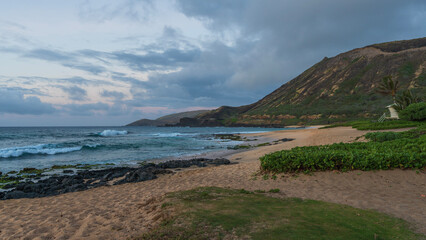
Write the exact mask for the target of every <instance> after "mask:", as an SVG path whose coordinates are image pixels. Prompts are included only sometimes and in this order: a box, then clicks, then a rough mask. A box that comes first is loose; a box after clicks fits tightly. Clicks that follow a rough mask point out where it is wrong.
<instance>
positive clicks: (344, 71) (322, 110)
mask: <svg viewBox="0 0 426 240" xmlns="http://www.w3.org/2000/svg"><path fill="white" fill-rule="evenodd" d="M387 75H391V76H393V77H394V79H396V80H398V81H399V82H400V85H401V90H402V89H410V90H412V91H413V92H415V93H417V94H418V95H421V96H422V97H424V95H426V38H418V39H412V40H401V41H393V42H386V43H379V44H372V45H368V46H365V47H362V48H356V49H353V50H350V51H348V52H344V53H340V54H338V55H336V56H334V57H331V58H328V57H325V58H324V59H322V60H321V61H320V62H318V63H316V64H314V65H313V66H312V67H310V68H308V69H307V70H305V71H304V72H303V73H301V74H300V75H299V76H297V77H296V78H294V79H292V80H291V81H289V82H287V83H285V84H283V85H282V86H280V87H279V88H277V89H276V90H275V91H273V92H272V93H270V94H268V95H267V96H265V97H264V98H262V99H260V100H259V101H257V102H255V103H252V104H249V105H245V106H240V107H229V106H222V107H220V108H218V109H215V110H212V111H209V112H206V113H203V114H200V115H199V116H197V117H195V118H191V117H185V118H182V119H181V120H180V123H179V124H177V125H179V126H272V127H275V126H285V125H293V124H307V123H309V124H324V123H330V122H336V121H344V120H351V119H365V118H376V117H378V116H380V115H381V114H383V112H385V109H384V107H385V106H387V105H388V104H390V103H392V99H391V98H388V97H385V96H380V95H379V94H377V93H376V92H375V88H376V87H377V85H378V84H379V83H380V80H381V79H382V78H383V77H384V76H387Z"/></svg>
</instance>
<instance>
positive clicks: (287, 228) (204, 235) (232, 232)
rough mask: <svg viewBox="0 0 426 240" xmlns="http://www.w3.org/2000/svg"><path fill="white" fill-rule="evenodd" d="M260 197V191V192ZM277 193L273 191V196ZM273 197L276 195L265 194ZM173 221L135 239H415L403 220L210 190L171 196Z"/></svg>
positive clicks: (316, 203) (317, 203) (340, 207)
mask: <svg viewBox="0 0 426 240" xmlns="http://www.w3.org/2000/svg"><path fill="white" fill-rule="evenodd" d="M259 192H260V191H259ZM272 192H277V191H272ZM269 194H272V195H273V194H274V193H269ZM162 211H168V212H174V217H171V218H170V219H168V220H166V221H164V223H163V224H161V225H160V226H159V227H157V228H156V229H154V230H153V231H151V232H150V233H148V234H145V235H143V236H140V237H139V238H137V239H345V240H346V239H419V238H420V237H421V236H420V235H416V234H415V233H413V232H412V231H411V230H409V227H408V224H407V223H406V222H404V221H403V220H400V219H396V218H393V217H389V216H387V215H385V214H382V213H378V212H375V211H370V210H361V209H356V208H353V207H349V206H344V205H339V204H332V203H325V202H320V201H313V200H301V199H295V198H287V199H279V198H274V197H270V196H266V195H265V194H264V193H254V192H249V191H245V190H229V189H223V188H216V187H209V188H197V189H194V190H190V191H183V192H176V193H172V194H169V195H168V196H167V198H166V202H165V203H164V204H163V205H162Z"/></svg>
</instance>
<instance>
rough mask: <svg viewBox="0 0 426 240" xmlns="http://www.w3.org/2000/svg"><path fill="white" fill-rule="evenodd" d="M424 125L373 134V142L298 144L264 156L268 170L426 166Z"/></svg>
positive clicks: (306, 171) (372, 168)
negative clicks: (395, 131)
mask: <svg viewBox="0 0 426 240" xmlns="http://www.w3.org/2000/svg"><path fill="white" fill-rule="evenodd" d="M424 133H425V131H424V128H423V127H420V128H418V129H416V130H412V131H406V132H401V133H395V134H393V133H392V134H387V133H385V134H383V133H372V134H368V135H367V136H366V137H367V138H368V139H375V140H376V141H371V142H356V143H336V144H332V145H323V146H309V147H296V148H293V149H290V150H283V151H278V152H274V153H270V154H266V155H265V156H263V157H261V158H260V162H261V168H262V169H263V170H264V171H267V172H275V173H279V172H305V173H309V172H313V171H326V170H341V171H348V170H355V169H357V170H363V171H367V170H386V169H393V168H401V169H407V168H412V169H413V168H414V169H420V168H424V167H426V152H425V150H426V135H425V134H424Z"/></svg>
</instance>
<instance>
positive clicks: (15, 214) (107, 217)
mask: <svg viewBox="0 0 426 240" xmlns="http://www.w3.org/2000/svg"><path fill="white" fill-rule="evenodd" d="M365 133H366V131H357V130H354V129H352V128H349V127H339V128H331V129H304V130H290V131H278V132H270V133H258V134H250V137H255V138H262V139H268V140H269V139H270V140H273V139H282V138H294V139H295V140H294V141H291V142H282V143H279V144H277V145H272V146H265V147H258V148H254V149H250V150H248V151H244V152H237V153H234V154H230V152H228V153H226V154H227V155H228V156H227V157H228V158H229V159H230V160H232V161H236V162H238V164H234V165H228V166H217V167H209V168H192V169H188V170H185V171H179V172H177V173H175V174H173V175H170V174H169V175H164V176H160V177H159V178H158V179H155V180H152V181H145V182H139V183H129V184H124V185H118V186H107V187H100V188H95V189H91V190H87V191H83V192H74V193H67V194H63V195H59V196H54V197H46V198H38V199H16V200H5V201H0V239H126V238H129V237H132V236H137V235H139V234H141V233H143V232H146V231H148V230H149V229H151V228H152V227H153V226H155V225H156V224H158V223H159V222H160V221H161V219H162V217H163V215H162V213H161V211H159V206H160V203H161V198H162V196H164V194H165V193H168V192H173V191H179V190H189V189H192V188H195V187H200V186H218V187H230V188H235V189H241V188H244V189H247V190H257V189H259V190H269V189H272V188H279V189H280V190H281V191H280V193H278V194H274V196H279V197H299V198H304V199H315V200H321V201H327V202H333V203H341V204H346V205H350V206H353V207H357V208H363V209H374V210H377V211H380V212H383V213H387V214H389V215H392V216H395V217H398V218H402V219H405V220H406V221H408V222H410V223H411V224H412V225H413V227H414V228H415V230H416V231H418V232H421V233H424V234H426V224H425V223H426V198H425V197H423V196H422V195H423V194H426V174H425V173H424V172H421V173H417V172H416V171H415V170H389V171H370V172H362V171H352V172H347V173H340V172H318V173H314V174H313V175H312V176H309V175H304V174H299V175H298V176H293V175H290V174H284V175H279V177H278V178H277V179H276V180H272V179H269V180H263V178H262V176H257V177H256V176H255V174H256V172H258V170H259V161H258V158H259V157H260V156H262V155H263V154H265V153H269V152H272V151H277V150H281V149H290V148H292V147H295V146H308V145H322V144H330V143H335V142H351V141H354V140H355V139H356V138H357V137H359V136H362V135H363V134H365Z"/></svg>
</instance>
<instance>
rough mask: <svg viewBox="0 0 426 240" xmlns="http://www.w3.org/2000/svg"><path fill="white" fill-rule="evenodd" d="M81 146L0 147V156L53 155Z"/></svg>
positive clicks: (78, 149) (78, 148)
mask: <svg viewBox="0 0 426 240" xmlns="http://www.w3.org/2000/svg"><path fill="white" fill-rule="evenodd" d="M81 148H82V147H66V148H55V145H52V144H38V145H33V146H24V147H12V148H3V149H0V157H2V158H9V157H19V156H22V155H23V154H47V155H54V154H58V153H67V152H74V151H80V150H81Z"/></svg>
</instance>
